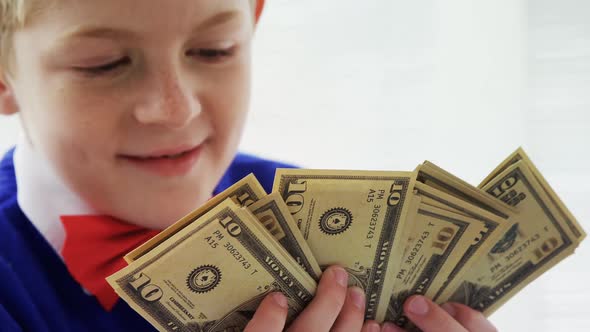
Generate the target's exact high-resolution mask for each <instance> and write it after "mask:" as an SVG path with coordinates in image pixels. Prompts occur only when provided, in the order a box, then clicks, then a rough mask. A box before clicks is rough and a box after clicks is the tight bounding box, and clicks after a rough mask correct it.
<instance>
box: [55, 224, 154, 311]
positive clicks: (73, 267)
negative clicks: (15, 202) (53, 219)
mask: <svg viewBox="0 0 590 332" xmlns="http://www.w3.org/2000/svg"><path fill="white" fill-rule="evenodd" d="M61 222H62V224H63V225H64V228H65V233H66V238H65V241H64V246H63V249H62V252H61V254H62V256H63V259H64V262H65V264H66V266H67V268H68V270H69V271H70V274H71V275H72V276H73V277H74V279H75V280H76V281H77V282H78V283H80V285H82V287H84V289H86V290H87V291H88V292H90V293H91V294H92V295H94V296H95V297H96V299H97V300H98V302H99V303H100V305H101V306H102V307H103V308H104V309H105V310H107V311H111V309H113V306H114V305H115V303H116V302H117V300H118V299H119V296H118V295H117V293H115V291H114V290H113V289H112V288H111V286H110V285H109V284H108V283H107V281H106V280H105V278H106V277H108V276H110V275H111V274H113V273H115V272H117V271H119V270H120V269H122V268H124V267H125V266H127V263H126V262H125V260H124V259H123V256H124V255H125V254H127V253H128V252H130V251H131V250H133V249H135V248H136V247H138V246H139V245H141V244H143V243H144V242H146V241H147V240H149V239H150V238H152V237H154V236H155V235H156V234H158V233H159V231H155V230H151V229H147V228H143V227H139V226H136V225H132V224H128V223H125V222H122V221H119V220H117V219H114V218H111V217H106V216H61Z"/></svg>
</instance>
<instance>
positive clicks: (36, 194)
mask: <svg viewBox="0 0 590 332" xmlns="http://www.w3.org/2000/svg"><path fill="white" fill-rule="evenodd" d="M13 160H14V171H15V175H16V185H17V201H18V204H19V206H20V208H21V209H22V211H23V213H24V214H25V216H27V218H29V220H30V221H31V222H32V223H33V225H34V226H35V227H36V228H37V230H38V231H39V232H40V233H41V235H43V237H45V239H46V240H47V242H49V244H50V245H51V246H52V247H53V249H55V251H56V252H57V254H58V255H61V249H62V247H63V243H64V238H65V233H64V228H63V225H62V223H61V221H60V216H61V215H81V214H93V212H92V209H91V208H90V207H89V206H88V205H87V204H86V203H85V202H83V201H82V200H81V199H80V197H78V195H76V194H75V193H74V192H73V191H72V190H71V189H70V188H68V187H67V186H66V185H65V183H64V182H63V181H62V179H61V178H60V177H59V176H58V175H57V173H56V172H55V171H54V169H53V167H52V165H51V164H50V163H49V161H48V160H47V158H46V157H45V156H43V155H42V154H41V153H39V151H36V150H34V149H33V147H32V146H31V144H30V143H29V141H28V139H27V138H26V137H24V135H21V137H20V139H19V141H18V143H17V145H16V148H15V151H14V156H13Z"/></svg>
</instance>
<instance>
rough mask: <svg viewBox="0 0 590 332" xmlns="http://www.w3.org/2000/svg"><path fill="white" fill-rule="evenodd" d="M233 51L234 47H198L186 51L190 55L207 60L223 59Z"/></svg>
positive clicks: (232, 53)
mask: <svg viewBox="0 0 590 332" xmlns="http://www.w3.org/2000/svg"><path fill="white" fill-rule="evenodd" d="M234 53H235V47H230V48H222V49H217V48H200V49H196V50H190V51H188V52H187V54H188V55H190V56H197V57H199V58H201V59H203V60H205V61H208V62H218V61H223V60H224V59H225V58H229V57H231V56H232V55H234Z"/></svg>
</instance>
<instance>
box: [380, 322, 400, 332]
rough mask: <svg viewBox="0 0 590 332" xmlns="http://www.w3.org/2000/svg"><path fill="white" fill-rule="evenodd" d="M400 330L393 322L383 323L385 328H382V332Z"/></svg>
mask: <svg viewBox="0 0 590 332" xmlns="http://www.w3.org/2000/svg"><path fill="white" fill-rule="evenodd" d="M397 331H399V329H398V328H396V326H395V325H393V323H389V322H387V323H385V324H383V328H382V329H381V332H397Z"/></svg>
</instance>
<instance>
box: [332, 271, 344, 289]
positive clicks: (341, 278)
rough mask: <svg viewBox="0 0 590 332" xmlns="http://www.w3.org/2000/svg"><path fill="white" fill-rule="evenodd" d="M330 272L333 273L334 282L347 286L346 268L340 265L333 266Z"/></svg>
mask: <svg viewBox="0 0 590 332" xmlns="http://www.w3.org/2000/svg"><path fill="white" fill-rule="evenodd" d="M332 272H333V273H334V278H335V279H336V282H337V283H338V284H339V285H340V286H342V287H347V286H348V272H346V270H344V269H343V268H341V267H335V268H334V269H332Z"/></svg>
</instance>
